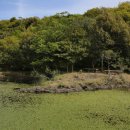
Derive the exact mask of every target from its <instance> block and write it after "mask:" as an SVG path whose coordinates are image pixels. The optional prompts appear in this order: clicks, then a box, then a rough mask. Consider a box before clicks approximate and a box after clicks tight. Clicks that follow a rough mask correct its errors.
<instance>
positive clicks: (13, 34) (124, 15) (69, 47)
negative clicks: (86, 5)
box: [0, 2, 130, 73]
mask: <svg viewBox="0 0 130 130" xmlns="http://www.w3.org/2000/svg"><path fill="white" fill-rule="evenodd" d="M129 7H130V3H129V2H125V3H121V4H120V5H119V6H118V7H117V8H94V9H92V10H89V11H87V12H86V13H85V14H84V15H71V14H69V13H68V12H63V13H58V14H56V15H54V16H51V17H45V18H43V19H40V18H37V17H31V18H27V19H24V18H19V19H16V18H15V17H13V18H11V19H10V20H2V21H0V68H1V69H3V70H15V71H17V70H22V71H33V70H36V71H40V72H42V73H45V72H46V70H47V69H49V70H50V71H52V72H53V71H67V72H68V71H74V70H81V69H83V68H101V62H102V60H103V59H102V58H103V55H104V54H108V53H109V52H112V53H113V55H114V56H112V57H110V58H108V57H104V68H105V69H107V68H108V59H109V63H110V65H109V67H110V68H112V69H113V68H114V69H119V68H126V69H127V68H129V67H130V9H129ZM106 52H108V53H106Z"/></svg>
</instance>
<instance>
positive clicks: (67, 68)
mask: <svg viewBox="0 0 130 130" xmlns="http://www.w3.org/2000/svg"><path fill="white" fill-rule="evenodd" d="M66 70H67V73H68V72H69V66H68V64H67V67H66Z"/></svg>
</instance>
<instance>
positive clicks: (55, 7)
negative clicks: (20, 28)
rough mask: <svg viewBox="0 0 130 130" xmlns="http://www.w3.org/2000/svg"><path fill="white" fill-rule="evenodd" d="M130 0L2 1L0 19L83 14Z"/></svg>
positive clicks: (0, 3)
mask: <svg viewBox="0 0 130 130" xmlns="http://www.w3.org/2000/svg"><path fill="white" fill-rule="evenodd" d="M125 1H130V0H0V19H10V18H12V17H24V18H26V17H33V16H37V17H40V18H42V17H44V16H50V15H54V14H56V13H60V12H63V11H68V12H69V13H72V14H82V13H84V12H86V11H87V10H89V9H91V8H94V7H116V6H117V5H118V4H119V3H121V2H125Z"/></svg>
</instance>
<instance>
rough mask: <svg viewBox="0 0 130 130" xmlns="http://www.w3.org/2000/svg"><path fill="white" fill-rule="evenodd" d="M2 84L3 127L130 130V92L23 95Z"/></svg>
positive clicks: (0, 110)
mask: <svg viewBox="0 0 130 130" xmlns="http://www.w3.org/2000/svg"><path fill="white" fill-rule="evenodd" d="M16 87H20V88H25V87H32V86H28V85H24V84H21V85H19V84H13V83H0V129H1V130H123V129H125V130H129V129H130V92H129V91H121V90H103V91H95V92H79V93H70V94H40V95H35V94H23V93H17V92H14V91H13V88H16Z"/></svg>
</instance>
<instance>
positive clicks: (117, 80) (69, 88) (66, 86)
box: [15, 73, 130, 93]
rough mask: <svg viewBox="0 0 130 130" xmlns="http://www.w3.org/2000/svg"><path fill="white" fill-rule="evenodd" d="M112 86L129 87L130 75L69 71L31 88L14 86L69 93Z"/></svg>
mask: <svg viewBox="0 0 130 130" xmlns="http://www.w3.org/2000/svg"><path fill="white" fill-rule="evenodd" d="M113 88H127V89H129V88H130V75H128V74H119V75H117V74H116V75H114V74H113V75H112V74H111V75H107V74H101V73H69V74H63V75H59V76H56V77H55V78H54V79H53V80H51V81H46V82H45V83H43V84H42V85H41V86H35V87H33V88H16V89H15V90H16V91H18V92H24V93H69V92H80V91H96V90H104V89H113Z"/></svg>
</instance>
